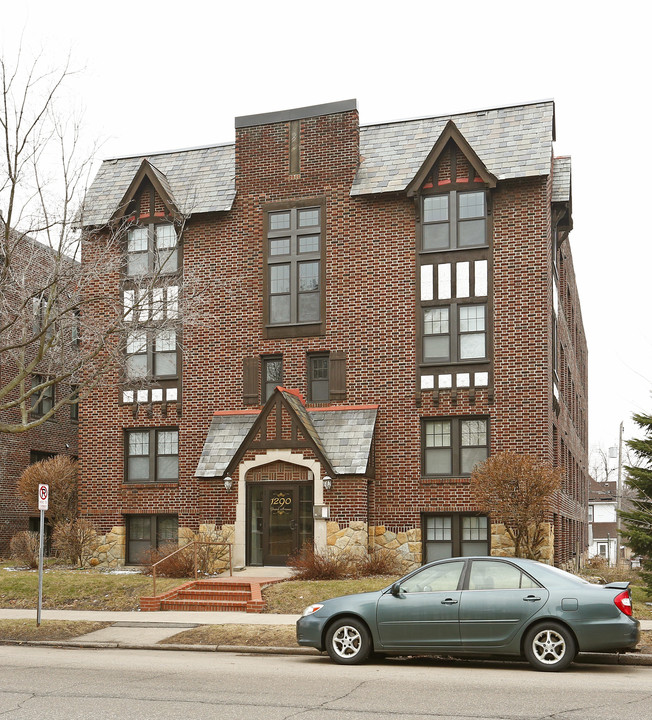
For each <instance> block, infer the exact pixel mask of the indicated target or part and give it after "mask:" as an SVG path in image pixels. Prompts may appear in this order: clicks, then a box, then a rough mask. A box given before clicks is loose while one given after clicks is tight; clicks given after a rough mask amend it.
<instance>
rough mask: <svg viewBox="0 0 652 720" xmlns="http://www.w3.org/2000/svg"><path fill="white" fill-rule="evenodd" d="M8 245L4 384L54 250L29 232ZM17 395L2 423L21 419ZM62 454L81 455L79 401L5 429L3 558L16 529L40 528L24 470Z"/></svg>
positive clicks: (2, 407)
mask: <svg viewBox="0 0 652 720" xmlns="http://www.w3.org/2000/svg"><path fill="white" fill-rule="evenodd" d="M4 235H5V227H4V224H3V223H2V221H1V220H0V238H4ZM9 244H10V246H11V250H10V251H9V255H8V251H7V249H5V247H4V240H3V242H2V248H1V250H0V256H1V257H0V260H1V262H2V264H3V265H4V263H5V262H6V261H7V262H10V263H11V268H4V267H3V268H2V270H0V293H2V302H1V303H0V388H6V387H7V386H8V384H9V383H10V382H11V381H12V380H13V379H14V378H15V377H16V364H15V354H14V353H15V352H16V350H15V349H14V350H12V345H14V342H15V336H14V335H12V333H13V332H14V331H16V332H18V333H20V332H21V331H22V329H23V328H24V329H26V330H27V331H28V332H36V334H38V329H37V326H38V323H39V322H40V321H41V314H42V308H43V299H42V297H41V291H42V290H43V289H44V280H43V277H44V272H45V269H46V268H47V267H48V263H49V262H50V261H51V256H52V251H51V250H50V249H49V248H48V247H46V246H45V245H43V244H41V243H39V242H37V241H36V240H33V239H31V238H29V237H27V236H23V237H22V238H21V237H20V236H18V235H16V233H13V232H12V233H10V234H9ZM70 262H74V261H72V260H71V261H70ZM45 284H46V283H45ZM32 293H33V294H34V297H29V303H28V304H26V306H25V309H26V313H27V314H26V319H25V321H24V322H23V324H22V325H21V318H20V316H19V313H18V311H17V309H18V308H20V306H21V304H23V303H24V300H25V297H26V295H27V296H29V295H30V294H32ZM32 323H34V325H33V326H32ZM72 342H73V338H71V344H72ZM26 357H27V358H29V357H30V349H29V348H27V349H26ZM37 370H39V372H36V373H34V374H32V375H31V376H30V380H28V381H27V382H30V381H31V383H32V386H35V385H36V384H38V383H41V382H42V379H43V378H45V377H46V371H45V370H44V369H43V365H40V366H39V367H38V368H37ZM60 390H61V389H60V388H58V387H57V386H54V385H53V386H51V387H50V388H48V389H46V390H44V392H43V394H42V396H41V397H39V398H34V401H33V403H32V407H31V411H30V415H29V417H30V418H37V417H39V416H43V415H45V414H47V412H48V411H49V409H50V408H52V407H53V406H54V404H55V403H56V401H57V395H58V393H59V392H60ZM65 392H66V393H67V392H68V390H67V389H66V390H65ZM15 398H16V393H15V392H14V393H10V394H9V395H6V396H3V397H1V398H0V423H2V422H7V423H13V424H19V423H20V411H19V409H18V408H16V407H14V408H8V407H6V406H7V405H8V404H10V403H11V402H12V400H15ZM60 454H64V455H72V456H76V455H77V406H76V405H73V406H66V407H65V408H61V409H60V410H58V411H56V413H55V415H54V417H52V419H51V420H46V421H45V422H43V423H42V424H41V425H39V426H38V427H34V428H32V429H30V430H28V431H26V432H13V433H7V432H0V557H8V555H9V544H10V541H11V538H12V537H13V536H14V535H15V534H16V533H17V532H19V531H21V530H28V529H31V530H38V523H39V516H38V512H36V511H34V510H33V509H30V508H29V507H28V505H27V504H26V503H25V502H24V500H23V499H22V498H21V497H20V496H19V494H18V492H17V490H16V484H17V481H18V479H19V478H20V476H21V474H22V472H23V471H24V470H25V468H26V467H27V466H28V465H30V464H31V463H34V462H38V461H40V460H45V459H48V458H50V457H53V456H54V455H60ZM34 502H35V503H36V498H34Z"/></svg>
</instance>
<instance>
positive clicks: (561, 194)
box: [552, 157, 571, 202]
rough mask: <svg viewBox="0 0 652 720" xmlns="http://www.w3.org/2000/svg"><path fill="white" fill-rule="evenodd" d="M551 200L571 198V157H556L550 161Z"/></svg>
mask: <svg viewBox="0 0 652 720" xmlns="http://www.w3.org/2000/svg"><path fill="white" fill-rule="evenodd" d="M552 167H553V172H552V201H553V202H569V201H570V199H571V159H570V158H569V157H557V158H555V159H554V160H553V161H552Z"/></svg>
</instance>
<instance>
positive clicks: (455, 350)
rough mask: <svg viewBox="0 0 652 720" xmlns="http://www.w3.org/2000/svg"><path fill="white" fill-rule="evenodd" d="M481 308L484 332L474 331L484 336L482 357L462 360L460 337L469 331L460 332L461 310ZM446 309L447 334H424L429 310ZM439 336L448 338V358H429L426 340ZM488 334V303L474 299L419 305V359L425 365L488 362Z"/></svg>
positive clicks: (468, 333)
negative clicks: (482, 309)
mask: <svg viewBox="0 0 652 720" xmlns="http://www.w3.org/2000/svg"><path fill="white" fill-rule="evenodd" d="M468 307H482V308H484V330H482V331H481V332H478V331H474V332H475V333H476V334H482V335H483V336H484V350H485V352H484V355H483V356H482V357H471V358H463V357H462V351H461V344H462V337H463V336H464V335H470V334H471V333H470V332H469V331H462V330H461V329H460V327H461V324H462V323H461V320H460V315H461V311H462V309H463V308H468ZM439 308H446V309H447V310H448V333H441V334H438V333H426V314H427V313H428V311H429V310H435V309H439ZM439 335H441V336H442V337H443V336H447V337H448V356H447V357H445V358H444V357H430V356H428V355H427V354H426V339H427V338H430V337H438V336H439ZM489 343H490V332H489V303H488V302H477V301H476V300H474V299H471V300H466V299H465V300H464V302H460V301H457V300H451V301H447V302H430V301H429V302H428V304H425V303H422V304H421V344H422V345H421V357H422V362H423V364H425V365H449V364H455V363H459V364H464V365H467V364H469V363H481V362H486V361H488V360H489V356H490V347H489Z"/></svg>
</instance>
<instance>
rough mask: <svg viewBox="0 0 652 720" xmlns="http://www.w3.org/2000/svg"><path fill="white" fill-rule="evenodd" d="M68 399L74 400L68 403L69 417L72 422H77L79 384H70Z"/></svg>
mask: <svg viewBox="0 0 652 720" xmlns="http://www.w3.org/2000/svg"><path fill="white" fill-rule="evenodd" d="M70 399H71V400H73V401H74V402H72V403H71V405H70V419H71V420H72V421H73V422H79V386H78V385H71V386H70Z"/></svg>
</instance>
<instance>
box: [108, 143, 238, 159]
mask: <svg viewBox="0 0 652 720" xmlns="http://www.w3.org/2000/svg"><path fill="white" fill-rule="evenodd" d="M231 145H233V146H235V140H233V141H231V142H224V143H211V144H210V145H195V146H193V147H187V148H177V149H175V150H155V151H153V152H145V153H128V154H127V155H115V156H114V157H108V158H104V160H102V162H103V163H106V162H113V161H114V160H131V159H134V160H135V159H136V158H150V157H158V156H160V155H176V154H177V153H185V152H196V151H198V150H212V149H213V148H220V147H229V146H231Z"/></svg>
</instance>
